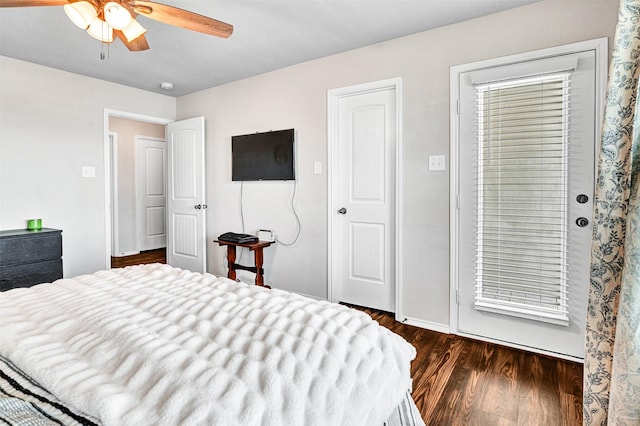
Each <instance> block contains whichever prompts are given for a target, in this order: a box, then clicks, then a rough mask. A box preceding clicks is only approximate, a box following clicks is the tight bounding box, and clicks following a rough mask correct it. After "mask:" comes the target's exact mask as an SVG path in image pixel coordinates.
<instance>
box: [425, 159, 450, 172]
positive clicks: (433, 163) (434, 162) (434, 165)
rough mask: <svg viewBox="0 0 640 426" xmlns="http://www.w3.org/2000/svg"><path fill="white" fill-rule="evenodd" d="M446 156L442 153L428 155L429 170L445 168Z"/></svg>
mask: <svg viewBox="0 0 640 426" xmlns="http://www.w3.org/2000/svg"><path fill="white" fill-rule="evenodd" d="M445 161H446V157H445V156H444V155H430V156H429V171H437V170H446V168H447V166H446V164H445Z"/></svg>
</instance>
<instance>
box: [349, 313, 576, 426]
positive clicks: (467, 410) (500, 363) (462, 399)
mask: <svg viewBox="0 0 640 426" xmlns="http://www.w3.org/2000/svg"><path fill="white" fill-rule="evenodd" d="M359 309H361V310H364V311H365V312H367V313H368V314H369V315H370V316H371V317H372V318H373V319H375V320H376V321H378V322H379V323H380V324H381V325H383V326H385V327H387V328H389V329H390V330H392V331H394V332H395V333H398V334H399V335H401V336H402V337H404V338H405V339H406V340H407V341H408V342H409V343H411V344H413V345H414V346H415V347H416V349H417V352H418V355H417V356H416V359H415V360H414V361H413V363H412V365H411V376H412V377H413V398H414V400H415V402H416V405H417V406H418V409H419V410H420V413H421V414H422V418H423V419H424V421H425V423H426V424H427V426H432V425H443V426H444V425H447V426H448V425H483V426H484V425H486V426H494V425H527V426H532V425H545V426H556V425H571V426H573V425H581V424H582V364H580V363H576V362H571V361H565V360H561V359H557V358H552V357H547V356H543V355H537V354H533V353H529V352H525V351H521V350H517V349H510V348H507V347H504V346H499V345H494V344H491V343H485V342H481V341H477V340H473V339H467V338H464V337H460V336H455V335H451V334H442V333H437V332H434V331H429V330H424V329H421V328H418V327H412V326H410V325H405V324H401V323H398V322H396V321H395V319H394V318H393V316H392V314H389V313H385V312H379V311H374V310H371V309H365V308H359Z"/></svg>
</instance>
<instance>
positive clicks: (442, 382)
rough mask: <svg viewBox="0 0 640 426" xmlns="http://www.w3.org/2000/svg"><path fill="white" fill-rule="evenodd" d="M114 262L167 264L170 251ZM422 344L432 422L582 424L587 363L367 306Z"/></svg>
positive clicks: (446, 425)
mask: <svg viewBox="0 0 640 426" xmlns="http://www.w3.org/2000/svg"><path fill="white" fill-rule="evenodd" d="M111 260H112V267H114V268H117V267H121V266H127V265H134V264H138V263H154V262H159V263H166V254H165V251H164V249H160V250H152V251H150V252H143V253H141V254H140V255H136V256H127V257H121V258H112V259H111ZM354 308H356V309H360V310H362V311H364V312H366V313H367V314H369V315H370V316H371V317H372V318H373V319H375V320H376V321H378V322H379V323H380V324H381V325H382V326H384V327H387V328H388V329H390V330H391V331H393V332H395V333H397V334H399V335H401V336H402V337H404V338H405V339H406V340H407V341H408V342H409V343H411V344H412V345H413V346H415V347H416V349H417V353H418V354H417V356H416V359H415V360H414V361H413V363H412V364H411V377H413V399H414V400H415V401H416V405H417V406H418V409H419V410H420V413H421V414H422V418H423V419H424V422H425V424H426V425H427V426H454V425H460V426H463V425H464V426H466V425H475V426H525V425H526V426H536V425H544V426H579V425H582V364H579V363H575V362H571V361H565V360H561V359H556V358H552V357H547V356H544V355H537V354H533V353H529V352H525V351H521V350H517V349H510V348H507V347H504V346H500V345H495V344H492V343H485V342H481V341H477V340H473V339H467V338H464V337H460V336H455V335H451V334H442V333H437V332H435V331H430V330H425V329H422V328H418V327H413V326H410V325H406V324H401V323H399V322H396V321H395V319H394V318H393V315H392V314H389V313H386V312H381V311H376V310H373V309H367V308H360V307H356V306H354Z"/></svg>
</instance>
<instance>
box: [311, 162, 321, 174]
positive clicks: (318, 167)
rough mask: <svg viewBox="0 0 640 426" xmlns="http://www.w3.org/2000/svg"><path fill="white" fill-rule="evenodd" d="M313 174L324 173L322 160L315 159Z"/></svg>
mask: <svg viewBox="0 0 640 426" xmlns="http://www.w3.org/2000/svg"><path fill="white" fill-rule="evenodd" d="M313 174H314V175H321V174H322V162H321V161H315V162H314V163H313Z"/></svg>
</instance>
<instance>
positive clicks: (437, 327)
mask: <svg viewBox="0 0 640 426" xmlns="http://www.w3.org/2000/svg"><path fill="white" fill-rule="evenodd" d="M396 321H398V322H401V323H402V324H407V325H412V326H414V327H420V328H424V329H425V330H431V331H436V332H438V333H443V334H451V329H450V328H449V326H448V325H447V324H442V323H439V322H431V321H425V320H421V319H417V318H397V317H396Z"/></svg>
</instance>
